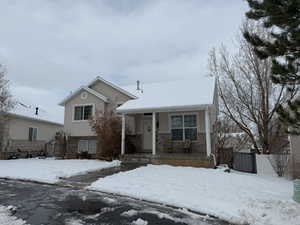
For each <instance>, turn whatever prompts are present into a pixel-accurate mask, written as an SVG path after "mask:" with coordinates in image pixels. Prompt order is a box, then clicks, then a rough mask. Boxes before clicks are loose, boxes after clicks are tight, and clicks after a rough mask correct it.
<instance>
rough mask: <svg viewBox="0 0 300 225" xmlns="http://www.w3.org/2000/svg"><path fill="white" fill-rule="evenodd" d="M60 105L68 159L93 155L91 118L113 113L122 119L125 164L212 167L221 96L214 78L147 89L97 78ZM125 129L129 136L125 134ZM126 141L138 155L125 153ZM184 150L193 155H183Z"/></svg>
mask: <svg viewBox="0 0 300 225" xmlns="http://www.w3.org/2000/svg"><path fill="white" fill-rule="evenodd" d="M60 105H61V106H64V107H65V122H64V129H65V132H66V133H67V134H68V140H69V143H68V148H67V157H68V158H76V155H77V153H78V152H82V151H87V152H88V153H90V154H91V155H92V156H93V155H95V153H96V145H97V142H96V135H95V133H94V132H93V131H92V129H91V127H90V124H89V118H90V117H91V116H93V115H95V113H96V112H108V111H114V112H117V113H118V114H119V115H120V116H121V117H122V149H121V154H122V160H124V161H135V160H137V161H145V162H152V163H169V162H175V164H176V163H180V164H188V165H191V164H193V163H195V164H197V165H200V162H202V163H204V164H205V165H206V166H208V165H209V166H212V165H213V162H214V152H215V135H214V124H215V122H216V119H217V113H218V95H217V88H216V82H215V79H214V78H212V77H200V78H199V79H192V80H180V81H170V82H165V83H153V84H144V85H141V84H140V83H139V82H137V85H133V86H126V87H119V86H117V85H115V84H112V83H111V82H108V81H106V80H104V79H103V78H101V77H97V78H96V79H95V80H93V81H92V82H91V83H89V84H87V85H86V86H82V87H80V88H79V89H77V90H76V91H74V92H73V93H72V94H71V95H69V96H67V97H66V98H65V99H64V100H63V101H62V102H60ZM125 128H128V130H129V131H130V135H125ZM125 136H126V137H125ZM126 138H129V139H130V141H131V142H132V143H133V144H134V146H135V154H130V152H131V151H129V150H128V149H126V146H125V142H126V140H125V139H126ZM166 146H168V147H166ZM186 147H188V150H189V151H188V152H189V153H186V154H185V153H184V149H185V148H186ZM207 159H209V160H207Z"/></svg>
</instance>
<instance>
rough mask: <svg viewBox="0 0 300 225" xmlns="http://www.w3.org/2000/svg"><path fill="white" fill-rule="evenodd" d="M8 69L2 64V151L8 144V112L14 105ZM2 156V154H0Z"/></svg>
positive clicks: (0, 77) (0, 101)
mask: <svg viewBox="0 0 300 225" xmlns="http://www.w3.org/2000/svg"><path fill="white" fill-rule="evenodd" d="M5 75H6V69H5V68H4V66H2V65H1V64H0V152H1V151H2V150H3V149H4V148H5V146H6V140H5V137H6V125H7V120H8V117H7V112H9V111H10V110H11V109H12V108H13V107H14V102H13V100H12V96H11V94H10V92H9V87H8V80H7V79H6V78H5ZM0 158H1V154H0Z"/></svg>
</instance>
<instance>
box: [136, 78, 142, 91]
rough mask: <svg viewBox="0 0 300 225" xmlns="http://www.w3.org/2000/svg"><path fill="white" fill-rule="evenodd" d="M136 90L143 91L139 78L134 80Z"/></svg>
mask: <svg viewBox="0 0 300 225" xmlns="http://www.w3.org/2000/svg"><path fill="white" fill-rule="evenodd" d="M136 90H137V91H140V92H141V93H143V90H142V89H141V82H140V81H139V80H137V81H136Z"/></svg>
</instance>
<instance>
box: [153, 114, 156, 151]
mask: <svg viewBox="0 0 300 225" xmlns="http://www.w3.org/2000/svg"><path fill="white" fill-rule="evenodd" d="M155 115H156V114H155V112H153V113H152V155H155V154H156V116H155Z"/></svg>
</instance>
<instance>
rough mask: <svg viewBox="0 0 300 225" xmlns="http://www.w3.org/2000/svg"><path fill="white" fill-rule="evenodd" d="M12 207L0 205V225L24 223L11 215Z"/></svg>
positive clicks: (20, 224) (21, 224)
mask: <svg viewBox="0 0 300 225" xmlns="http://www.w3.org/2000/svg"><path fill="white" fill-rule="evenodd" d="M11 209H12V207H5V206H2V205H0V224H1V225H23V224H26V222H25V221H24V220H22V219H18V218H16V217H15V216H12V215H11Z"/></svg>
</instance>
